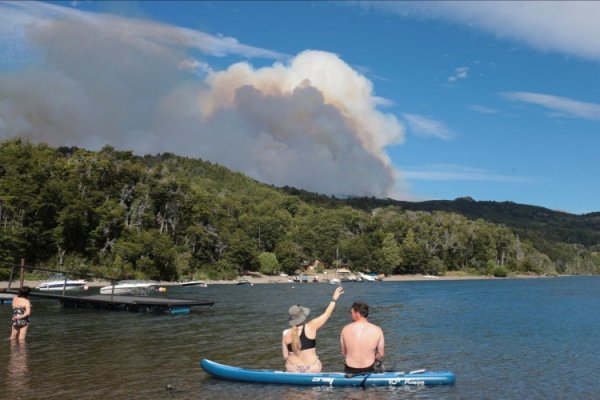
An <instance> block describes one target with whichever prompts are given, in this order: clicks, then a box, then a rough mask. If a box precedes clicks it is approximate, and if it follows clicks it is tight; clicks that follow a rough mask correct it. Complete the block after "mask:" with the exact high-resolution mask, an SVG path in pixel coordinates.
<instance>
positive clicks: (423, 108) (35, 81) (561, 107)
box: [0, 1, 600, 214]
mask: <svg viewBox="0 0 600 400" xmlns="http://www.w3.org/2000/svg"><path fill="white" fill-rule="evenodd" d="M599 20H600V3H598V2H538V1H536V2H500V1H497V2H475V1H468V2H389V1H388V2H381V3H379V2H343V3H338V2H262V1H261V2H251V1H244V2H174V1H171V2H159V1H151V2H85V1H81V2H51V3H23V2H0V140H2V139H6V138H10V137H14V136H20V137H23V138H27V139H29V140H32V141H34V142H46V143H49V144H50V145H55V146H60V145H75V146H82V147H86V148H89V149H98V148H100V147H102V146H103V145H105V144H110V145H112V146H114V147H116V148H122V149H131V150H134V151H135V152H136V153H138V154H146V153H158V152H164V151H170V152H173V153H176V154H181V155H185V156H190V157H199V158H202V159H205V160H210V161H213V162H218V163H220V164H222V165H226V166H228V167H230V168H232V169H235V170H239V171H242V172H244V173H246V174H248V175H249V176H252V177H254V178H256V179H259V180H261V181H263V182H266V183H270V184H274V185H277V186H283V185H289V186H295V187H302V188H305V189H307V190H312V191H316V192H320V193H326V194H335V195H339V196H344V195H368V196H376V197H391V198H396V199H402V200H427V199H454V198H456V197H462V196H471V197H473V198H474V199H476V200H493V201H514V202H517V203H523V204H531V205H538V206H542V207H547V208H551V209H555V210H562V211H567V212H570V213H576V214H581V213H588V212H595V211H600V205H599V204H598V201H599V200H598V199H600V185H598V176H599V175H600V164H599V163H598V162H597V159H598V157H597V153H598V150H599V149H600V84H598V78H597V77H598V76H599V72H600V68H599V67H600V42H599V41H598V40H597V38H598V37H600V25H598V23H597V21H599Z"/></svg>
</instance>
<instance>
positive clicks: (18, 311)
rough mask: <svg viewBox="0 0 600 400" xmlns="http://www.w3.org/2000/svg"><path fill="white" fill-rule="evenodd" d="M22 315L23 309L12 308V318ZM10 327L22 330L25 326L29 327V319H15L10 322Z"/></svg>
mask: <svg viewBox="0 0 600 400" xmlns="http://www.w3.org/2000/svg"><path fill="white" fill-rule="evenodd" d="M23 314H25V307H16V308H13V317H15V316H21V315H23ZM12 325H13V326H14V327H15V328H22V327H24V326H27V325H29V317H25V318H23V319H15V320H13V321H12Z"/></svg>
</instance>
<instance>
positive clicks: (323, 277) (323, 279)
mask: <svg viewBox="0 0 600 400" xmlns="http://www.w3.org/2000/svg"><path fill="white" fill-rule="evenodd" d="M257 275H258V274H257ZM307 276H308V277H309V279H310V281H309V282H294V281H292V277H291V276H268V275H259V276H256V275H254V276H250V275H244V276H241V277H239V278H238V279H236V280H210V279H207V280H204V283H206V284H207V285H236V284H237V283H238V282H239V281H240V280H246V281H248V282H249V283H250V284H267V283H281V284H282V283H291V284H294V283H324V284H329V281H328V277H332V276H334V274H332V273H329V274H327V273H324V274H314V275H307ZM315 276H316V277H317V279H318V282H312V278H313V277H315ZM543 278H552V277H551V276H543V275H513V276H508V277H506V278H496V277H493V276H487V275H454V274H451V275H441V276H432V275H424V274H410V275H390V276H386V277H385V278H383V280H382V282H427V281H468V280H506V279H543ZM42 282H44V281H42V280H25V281H24V285H25V286H29V287H30V288H32V289H34V288H35V287H37V286H38V285H39V284H40V283H42ZM363 283H367V284H368V283H375V284H376V283H379V282H363ZM180 284H181V282H167V281H160V282H157V285H158V286H180ZM107 285H110V282H108V281H103V280H97V281H89V282H88V286H89V287H94V288H95V287H102V286H107ZM7 287H8V281H0V290H4V289H6V288H7ZM17 287H19V280H14V281H13V282H12V284H11V288H13V289H14V288H17Z"/></svg>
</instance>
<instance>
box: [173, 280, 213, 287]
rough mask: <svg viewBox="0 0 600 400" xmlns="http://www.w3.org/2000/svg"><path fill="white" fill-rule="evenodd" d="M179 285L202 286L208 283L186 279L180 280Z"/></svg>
mask: <svg viewBox="0 0 600 400" xmlns="http://www.w3.org/2000/svg"><path fill="white" fill-rule="evenodd" d="M179 285H180V286H200V287H207V286H208V285H207V284H206V283H204V281H185V282H180V283H179Z"/></svg>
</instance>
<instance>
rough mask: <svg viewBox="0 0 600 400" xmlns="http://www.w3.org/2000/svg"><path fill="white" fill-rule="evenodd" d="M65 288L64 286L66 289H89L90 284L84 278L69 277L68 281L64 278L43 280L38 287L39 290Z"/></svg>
mask: <svg viewBox="0 0 600 400" xmlns="http://www.w3.org/2000/svg"><path fill="white" fill-rule="evenodd" d="M63 288H64V290H87V289H88V286H87V282H86V281H85V280H84V279H77V280H69V279H67V281H66V282H65V280H64V279H62V280H55V281H48V282H42V283H40V284H39V286H38V287H36V289H37V290H43V291H59V290H63Z"/></svg>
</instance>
